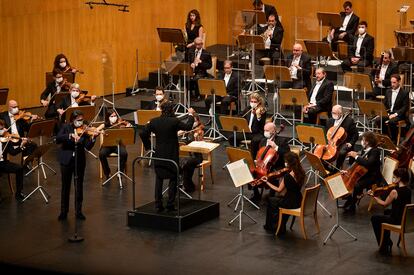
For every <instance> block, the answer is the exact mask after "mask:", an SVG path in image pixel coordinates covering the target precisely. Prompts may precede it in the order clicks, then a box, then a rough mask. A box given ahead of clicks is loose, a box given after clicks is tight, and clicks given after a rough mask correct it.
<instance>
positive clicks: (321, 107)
mask: <svg viewBox="0 0 414 275" xmlns="http://www.w3.org/2000/svg"><path fill="white" fill-rule="evenodd" d="M316 85H317V84H316V83H315V84H314V85H313V86H312V88H311V90H310V93H309V94H308V98H309V100H310V99H311V98H312V94H313V92H314V89H315V87H316ZM333 91H334V85H333V83H332V82H331V81H329V80H328V79H326V77H325V78H324V79H323V80H322V83H321V85H320V87H319V90H318V93H317V94H316V106H315V107H312V108H309V109H308V119H307V120H306V121H307V122H308V123H313V124H314V123H316V115H317V114H318V113H321V112H328V116H329V117H330V116H331V110H332V95H333Z"/></svg>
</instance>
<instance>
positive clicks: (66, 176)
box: [56, 124, 95, 215]
mask: <svg viewBox="0 0 414 275" xmlns="http://www.w3.org/2000/svg"><path fill="white" fill-rule="evenodd" d="M74 131H75V127H74V126H73V124H64V125H63V126H62V127H61V128H60V130H59V133H58V134H57V136H56V143H57V144H61V150H60V152H59V156H58V159H59V163H60V170H61V175H62V193H61V208H60V212H61V214H64V215H66V214H67V213H68V211H69V195H70V186H71V184H72V175H74V174H75V168H76V173H77V177H78V180H77V182H75V183H74V184H76V203H75V211H76V214H77V215H78V214H81V213H82V202H83V178H84V174H85V167H86V156H85V149H86V150H90V149H92V147H93V145H94V144H95V139H91V138H89V137H88V136H87V135H86V134H85V135H82V136H81V138H80V140H79V141H78V142H77V144H76V146H75V142H74V141H73V139H72V138H71V137H70V135H71V134H73V133H74ZM75 148H76V151H75ZM75 157H76V167H75Z"/></svg>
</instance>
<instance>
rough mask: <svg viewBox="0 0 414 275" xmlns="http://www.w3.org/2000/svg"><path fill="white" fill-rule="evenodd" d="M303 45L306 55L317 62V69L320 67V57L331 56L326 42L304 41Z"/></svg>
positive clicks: (330, 50)
mask: <svg viewBox="0 0 414 275" xmlns="http://www.w3.org/2000/svg"><path fill="white" fill-rule="evenodd" d="M304 43H305V46H306V50H307V51H308V54H309V55H311V56H313V57H315V58H316V60H317V61H318V67H319V66H320V65H321V64H320V57H321V56H328V57H329V56H332V49H331V46H330V45H329V43H328V42H321V41H312V40H305V41H304Z"/></svg>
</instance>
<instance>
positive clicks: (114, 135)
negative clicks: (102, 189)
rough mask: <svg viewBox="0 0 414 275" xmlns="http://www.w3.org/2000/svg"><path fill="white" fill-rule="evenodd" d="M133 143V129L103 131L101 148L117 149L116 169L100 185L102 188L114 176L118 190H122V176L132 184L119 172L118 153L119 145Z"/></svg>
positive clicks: (119, 154)
mask: <svg viewBox="0 0 414 275" xmlns="http://www.w3.org/2000/svg"><path fill="white" fill-rule="evenodd" d="M134 143H135V131H134V128H132V127H127V128H120V129H108V130H105V134H104V138H103V143H102V145H101V147H110V146H116V147H117V152H118V156H117V160H118V161H117V164H118V168H117V172H116V173H115V174H113V175H112V176H111V177H110V178H109V179H107V180H106V181H104V182H103V183H102V186H104V185H105V184H106V183H107V182H109V181H111V179H112V178H114V177H116V176H118V180H119V188H120V189H122V188H123V186H122V176H124V177H125V178H127V179H128V180H130V181H131V182H132V179H131V178H130V177H128V176H127V174H125V173H124V172H123V171H121V152H120V150H121V149H120V148H121V145H123V146H126V145H130V144H134Z"/></svg>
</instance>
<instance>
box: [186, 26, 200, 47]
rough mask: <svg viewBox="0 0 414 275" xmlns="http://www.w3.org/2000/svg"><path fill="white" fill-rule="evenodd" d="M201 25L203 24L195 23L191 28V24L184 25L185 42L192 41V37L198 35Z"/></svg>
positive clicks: (194, 37)
mask: <svg viewBox="0 0 414 275" xmlns="http://www.w3.org/2000/svg"><path fill="white" fill-rule="evenodd" d="M201 27H203V25H198V26H197V25H195V26H194V28H193V29H191V25H190V26H186V27H185V31H186V32H187V44H191V43H193V42H194V39H196V38H197V37H198V35H199V32H200V28H201Z"/></svg>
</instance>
